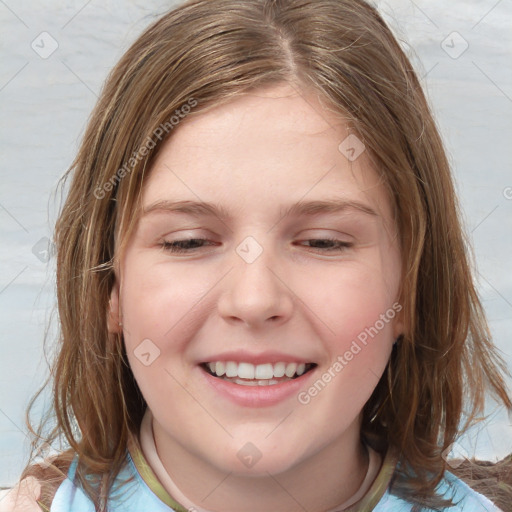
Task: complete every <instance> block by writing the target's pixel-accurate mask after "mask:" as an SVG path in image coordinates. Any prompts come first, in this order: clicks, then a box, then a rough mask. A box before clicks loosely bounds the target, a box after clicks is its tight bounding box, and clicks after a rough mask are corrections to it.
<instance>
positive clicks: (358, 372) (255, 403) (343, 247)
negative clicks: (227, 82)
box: [110, 85, 401, 475]
mask: <svg viewBox="0 0 512 512" xmlns="http://www.w3.org/2000/svg"><path fill="white" fill-rule="evenodd" d="M347 137H349V138H348V139H347ZM143 209H144V213H143V214H142V216H141V218H140V221H139V223H138V226H137V228H136V230H135V232H134V234H133V236H132V237H131V239H130V241H129V244H128V246H127V250H126V252H125V253H124V256H123V258H122V261H121V262H120V272H119V275H118V278H119V280H118V283H120V286H118V285H117V284H116V287H115V288H114V290H113V292H112V313H111V323H110V325H111V327H110V329H111V330H115V327H114V325H117V323H116V321H120V322H122V329H123V334H124V341H125V343H126V349H127V354H128V358H129V362H130V365H131V368H132V370H133V373H134V375H135V378H136V380H137V382H138V384H139V387H140V389H141V391H142V393H143V395H144V397H145V399H146V401H147V403H148V406H149V408H150V410H151V411H152V413H153V416H154V433H155V439H156V441H157V446H158V448H159V453H160V456H161V458H162V459H164V460H171V461H172V460H176V458H179V459H178V460H180V461H183V464H185V463H186V462H187V461H189V462H192V461H195V463H196V464H203V466H204V467H209V468H211V469H213V468H215V469H217V470H222V471H223V472H231V473H234V474H240V475H243V474H250V475H266V474H267V472H269V473H271V474H277V473H280V472H283V471H287V470H291V469H293V468H298V467H304V466H303V465H302V464H304V463H308V462H312V461H317V462H321V461H322V460H325V461H327V460H328V459H329V457H331V456H332V455H334V456H336V454H339V453H340V451H343V450H345V451H346V450H353V449H354V446H356V445H357V444H358V440H359V431H360V416H361V410H362V408H363V406H364V404H365V402H366V401H367V400H368V398H369V397H370V395H371V393H372V391H373V390H374V388H375V386H376V385H377V382H378V380H379V378H380V376H381V375H382V373H383V371H384V369H385V366H386V363H387V361H388V358H389V356H390V352H391V348H392V343H393V341H394V340H395V339H396V337H397V336H398V335H399V334H400V333H401V323H400V320H399V318H400V315H399V311H400V309H401V306H400V305H399V304H398V302H397V301H398V296H397V294H398V291H399V283H400V253H399V247H398V237H397V236H396V233H395V227H394V224H393V221H392V212H391V205H390V202H389V199H388V197H387V194H386V191H385V188H384V186H383V185H382V183H381V182H380V180H379V177H378V175H377V173H376V172H375V171H374V170H373V169H372V168H371V167H370V164H369V161H368V159H367V155H366V152H365V151H364V146H362V145H361V143H360V141H359V140H358V139H357V138H356V137H355V135H353V134H351V133H350V132H349V131H348V130H347V127H346V125H345V124H343V123H341V122H340V120H339V118H337V117H335V116H334V114H332V113H330V112H328V111H326V110H324V109H323V108H322V106H321V105H320V103H319V102H318V100H317V99H316V97H315V96H314V95H303V94H298V93H297V92H296V91H295V90H294V89H292V88H291V87H290V86H287V85H279V86H273V87H271V88H267V89H262V90H259V91H257V92H256V93H252V94H250V95H246V96H243V97H239V98H237V99H235V100H233V101H232V102H231V103H229V104H227V105H223V106H220V107H216V108H215V109H213V110H210V111H209V112H206V113H202V114H200V115H198V116H197V117H190V118H188V119H184V120H182V121H181V125H179V126H178V127H177V128H175V132H174V133H173V136H172V138H171V139H169V140H168V141H167V142H166V143H165V144H164V146H163V147H162V149H161V152H160V153H159V156H158V158H157V160H156V161H155V163H154V165H153V167H152V169H151V173H150V175H149V178H148V179H147V181H146V183H145V186H144V191H143ZM118 307H119V311H120V314H121V316H120V317H119V318H117V317H116V314H117V311H118ZM210 364H211V365H210ZM209 365H210V366H209ZM223 372H227V375H229V377H226V373H223ZM284 372H286V373H285V374H284V375H283V373H284ZM212 373H218V374H220V375H219V376H217V375H216V376H214V375H212ZM287 374H288V376H287ZM298 374H300V376H297V375H298ZM290 375H291V376H293V377H294V378H289V376H290Z"/></svg>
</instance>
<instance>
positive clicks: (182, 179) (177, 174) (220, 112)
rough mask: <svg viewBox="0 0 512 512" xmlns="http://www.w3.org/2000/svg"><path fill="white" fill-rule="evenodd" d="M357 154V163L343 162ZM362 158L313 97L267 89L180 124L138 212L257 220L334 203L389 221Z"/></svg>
mask: <svg viewBox="0 0 512 512" xmlns="http://www.w3.org/2000/svg"><path fill="white" fill-rule="evenodd" d="M347 141H348V143H347ZM358 144H359V145H358ZM347 149H349V150H351V149H354V151H352V152H350V151H349V152H348V153H347ZM355 151H357V153H360V155H358V156H357V154H356V156H357V158H349V157H351V156H353V155H354V153H355ZM365 153H366V152H365V151H364V146H363V145H362V143H361V142H360V141H359V139H358V138H357V137H356V136H355V134H354V133H353V132H352V131H351V130H350V128H349V126H348V124H347V123H346V122H345V121H344V120H343V118H342V117H341V116H340V115H339V114H335V113H334V112H332V111H329V110H327V109H326V108H325V107H324V106H323V105H322V104H321V102H320V101H319V99H318V97H317V96H316V95H315V94H314V93H312V92H311V91H310V92H308V93H307V94H306V93H304V92H303V91H301V90H298V89H296V88H294V87H292V86H289V85H279V86H273V87H269V88H265V89H261V90H257V91H254V92H251V93H250V94H246V95H242V96H239V97H237V98H235V99H234V100H232V101H231V102H229V103H226V104H224V105H221V106H217V107H214V108H212V109H210V110H208V111H206V112H203V113H201V112H200V113H199V114H198V115H196V116H195V117H194V116H190V117H188V118H186V119H185V120H184V121H182V122H181V124H180V125H179V126H178V128H177V129H176V131H175V132H173V134H172V137H171V138H170V139H168V140H167V141H166V142H165V143H164V145H163V147H162V148H161V150H160V152H159V155H158V157H157V159H156V161H155V163H154V164H153V166H152V169H151V171H150V175H149V178H148V179H147V181H146V183H145V186H144V192H143V208H146V207H148V206H150V205H152V204H154V203H155V202H158V201H162V200H168V199H172V200H190V201H205V202H206V201H213V202H216V203H219V204H223V205H224V204H225V205H226V206H227V207H228V208H233V209H234V210H236V211H238V212H241V213H242V212H245V213H251V212H253V213H254V212H256V211H257V210H259V212H260V213H261V214H263V213H268V212H270V210H271V209H273V208H276V209H281V207H282V205H288V204H290V203H292V202H297V201H304V200H314V199H327V198H328V199H335V198H339V199H343V200H346V201H355V200H358V201H360V202H362V201H365V202H366V203H367V204H368V206H369V207H371V208H373V209H375V210H379V211H380V212H381V213H383V214H384V215H389V213H390V212H389V204H388V201H387V194H386V193H385V191H384V187H383V186H382V184H381V183H380V178H379V176H378V175H377V173H376V172H375V171H374V170H373V169H372V168H371V165H370V163H369V158H368V157H367V155H366V154H365Z"/></svg>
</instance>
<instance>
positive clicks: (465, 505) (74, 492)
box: [50, 452, 501, 512]
mask: <svg viewBox="0 0 512 512" xmlns="http://www.w3.org/2000/svg"><path fill="white" fill-rule="evenodd" d="M77 462H78V458H77V457H76V456H75V459H74V460H73V463H72V464H71V466H70V468H69V472H68V478H66V479H65V480H64V481H63V482H62V484H61V485H60V487H59V488H58V489H57V492H56V494H55V497H54V499H53V502H52V506H51V509H50V511H51V512H95V510H94V505H93V503H92V501H90V500H89V498H87V496H86V494H85V493H84V492H83V491H82V490H81V488H79V487H76V486H75V485H74V484H73V483H72V482H73V480H74V476H75V471H76V465H77ZM130 477H133V478H134V479H133V481H132V482H129V483H128V484H125V485H124V486H122V487H121V488H120V489H119V488H118V487H117V482H118V481H119V482H120V481H122V480H125V479H128V478H130ZM437 489H438V491H439V493H440V494H441V495H442V496H443V497H445V498H450V499H452V502H453V503H455V505H454V506H453V507H449V508H446V509H444V510H445V511H446V512H461V511H464V512H501V511H500V509H499V508H498V507H496V506H495V505H493V504H492V503H491V502H490V501H489V500H488V499H487V498H486V497H485V496H482V495H481V494H479V493H477V492H476V491H474V490H473V489H471V488H470V487H469V486H468V485H466V484H465V483H464V482H463V481H462V480H460V479H459V478H457V477H456V476H454V475H453V474H451V473H449V472H446V473H445V476H444V478H443V480H442V481H441V482H440V484H439V486H438V488H437ZM111 497H112V498H115V499H114V500H112V501H110V500H109V512H174V509H173V508H171V507H169V506H168V505H166V504H165V503H164V502H163V501H161V500H160V498H158V497H157V496H156V495H155V494H154V493H153V492H152V490H151V489H150V488H149V487H148V485H147V484H146V482H145V481H144V480H143V478H142V477H141V476H140V474H139V473H138V471H137V468H136V467H135V464H134V462H133V459H132V457H131V456H130V454H129V453H128V452H127V464H126V465H125V466H124V468H123V469H122V471H121V472H120V473H119V475H118V477H117V479H116V485H114V489H113V491H112V493H111ZM412 507H413V505H412V504H410V503H408V502H405V501H403V500H402V499H400V498H398V497H396V496H394V495H392V494H390V493H389V492H388V490H386V491H385V493H384V495H383V496H382V498H381V499H380V501H379V502H378V503H377V505H376V506H375V507H374V508H373V511H372V512H411V510H412ZM365 512H366V511H365ZM368 512H370V511H368ZM422 512H435V511H433V510H432V509H422Z"/></svg>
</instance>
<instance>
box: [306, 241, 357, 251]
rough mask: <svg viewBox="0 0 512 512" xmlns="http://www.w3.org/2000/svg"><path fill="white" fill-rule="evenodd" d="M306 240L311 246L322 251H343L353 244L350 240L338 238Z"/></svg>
mask: <svg viewBox="0 0 512 512" xmlns="http://www.w3.org/2000/svg"><path fill="white" fill-rule="evenodd" d="M304 242H307V243H308V244H310V245H309V247H311V248H312V249H318V250H320V251H322V252H342V251H344V250H346V249H349V248H350V247H352V246H353V244H352V243H350V242H346V241H343V240H338V239H336V238H312V239H309V240H304Z"/></svg>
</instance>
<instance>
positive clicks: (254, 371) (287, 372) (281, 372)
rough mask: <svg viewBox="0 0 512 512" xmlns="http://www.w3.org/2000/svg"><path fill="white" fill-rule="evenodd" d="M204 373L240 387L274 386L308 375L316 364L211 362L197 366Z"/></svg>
mask: <svg viewBox="0 0 512 512" xmlns="http://www.w3.org/2000/svg"><path fill="white" fill-rule="evenodd" d="M199 366H200V367H201V368H202V369H203V370H204V371H205V372H206V373H208V374H209V375H211V376H212V377H216V378H217V379H220V380H224V381H227V382H232V383H233V384H239V385H241V386H275V385H277V384H281V383H283V382H287V381H292V380H295V379H298V378H299V377H302V376H303V375H305V374H307V373H309V372H310V371H311V370H313V369H314V368H315V367H316V366H317V365H316V363H290V362H284V361H283V362H277V363H264V364H258V365H254V364H252V363H247V362H235V361H212V362H205V363H201V364H200V365H199Z"/></svg>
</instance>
